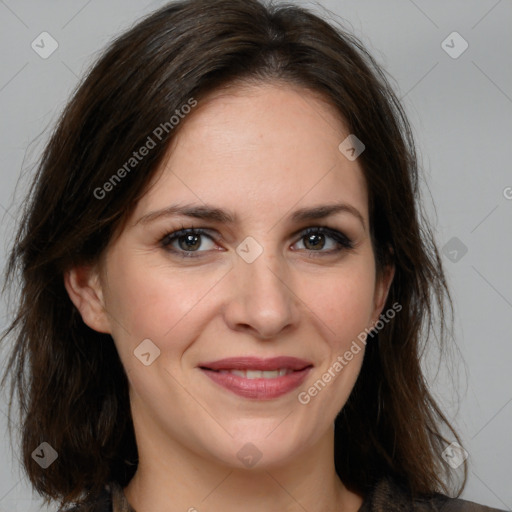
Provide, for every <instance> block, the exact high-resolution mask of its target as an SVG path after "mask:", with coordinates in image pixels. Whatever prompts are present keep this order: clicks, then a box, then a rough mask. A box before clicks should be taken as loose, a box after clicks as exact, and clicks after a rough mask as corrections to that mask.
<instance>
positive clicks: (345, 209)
mask: <svg viewBox="0 0 512 512" xmlns="http://www.w3.org/2000/svg"><path fill="white" fill-rule="evenodd" d="M337 213H349V214H351V215H353V216H354V217H356V218H357V219H359V221H360V222H361V224H362V225H363V227H364V228H365V229H366V224H365V221H364V217H363V216H362V215H361V213H360V212H359V210H358V209H357V208H355V207H354V206H352V205H350V204H346V203H334V204H325V205H319V206H313V207H309V208H300V209H298V210H296V211H294V212H293V213H292V214H291V215H290V220H291V221H292V222H294V223H299V222H304V221H310V220H319V219H325V218H326V217H329V216H331V215H335V214H337ZM176 215H180V216H184V217H191V218H194V219H202V220H210V221H213V222H219V223H222V224H235V223H236V222H237V220H238V217H237V215H236V214H234V213H232V212H229V211H227V210H223V209H222V208H216V207H214V206H210V205H202V206H201V205H194V204H185V205H181V206H180V205H172V206H169V207H167V208H163V209H162V210H156V211H153V212H150V213H147V214H146V215H143V216H142V217H141V218H140V219H139V220H137V222H135V225H137V224H148V223H150V222H153V221H155V220H157V219H160V218H162V217H173V216H176Z"/></svg>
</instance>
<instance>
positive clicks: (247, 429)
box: [99, 84, 391, 467]
mask: <svg viewBox="0 0 512 512" xmlns="http://www.w3.org/2000/svg"><path fill="white" fill-rule="evenodd" d="M182 123H184V124H183V125H182V126H181V127H180V130H181V131H180V132H179V134H178V135H177V137H176V139H175V141H174V143H173V145H172V147H171V148H170V151H169V158H168V160H167V161H166V162H165V164H164V165H163V166H162V169H161V172H159V174H158V176H157V177H155V179H154V180H153V182H152V186H151V187H150V189H149V191H148V192H147V193H146V195H145V196H144V197H143V198H142V199H141V200H140V202H139V203H138V205H137V207H136V209H135V211H134V212H133V215H132V217H131V219H130V220H129V222H128V224H127V225H126V227H125V228H124V230H123V232H122V233H121V235H120V236H119V238H117V239H116V240H115V241H114V242H113V244H112V245H111V246H110V247H109V249H108V251H107V253H106V258H105V260H104V262H103V266H102V269H101V273H100V277H101V279H100V283H101V293H100V294H99V296H100V297H101V300H102V301H103V304H104V307H105V310H106V313H107V314H106V316H105V322H106V323H107V324H108V329H107V330H108V331H109V332H110V333H111V334H112V336H113V338H114V341H115V344H116V347H117V349H118V351H119V355H120V357H121V360H122V363H123V365H124V367H125V369H126V372H127V375H128V380H129V383H130V396H131V401H132V412H133V418H134V424H135V428H136V433H137V437H138V441H140V440H141V439H145V440H146V442H147V443H153V444H154V448H155V450H158V449H159V448H158V447H160V449H163V448H162V447H163V446H164V444H162V443H168V444H170V445H172V446H174V447H175V448H176V447H179V449H180V450H182V451H184V452H189V453H190V452H193V453H195V454H196V455H199V456H201V457H203V458H204V457H207V458H209V459H211V460H213V461H217V462H222V463H224V464H228V465H230V466H235V467H243V466H244V465H245V466H246V467H248V466H249V465H251V464H254V461H257V463H258V464H259V465H260V467H261V466H265V467H271V466H272V465H276V464H279V463H282V462H283V461H285V460H287V459H288V460H291V458H293V457H294V456H298V455H299V454H300V453H302V452H304V451H305V450H314V449H315V447H318V446H320V444H319V443H322V442H324V441H325V440H326V439H328V438H329V436H331V435H332V425H333V422H334V419H335V417H336V415H337V413H338V412H339V411H340V409H341V408H342V407H343V405H344V404H345V402H346V400H347V398H348V396H349V394H350V392H351V390H352V388H353V386H354V383H355V381H356V378H357V375H358V372H359V370H360V367H361V363H362V359H363V354H364V345H363V344H362V343H361V342H358V346H359V347H360V350H359V351H358V352H357V351H356V350H354V349H353V350H352V358H350V360H349V359H348V358H347V357H345V356H344V355H345V354H346V353H347V351H350V349H351V347H353V346H354V345H353V342H354V340H356V341H357V340H358V335H360V333H361V332H364V330H365V328H366V329H368V328H369V327H370V326H371V324H372V321H375V320H377V318H378V316H379V314H380V312H381V309H382V306H383V304H384V300H385V297H386V294H387V289H388V285H389V280H390V278H391V276H389V277H388V278H387V280H379V281H377V280H376V272H375V260H374V253H373V251H372V245H371V242H370V237H369V218H368V196H367V190H366V185H365V180H364V178H363V173H362V170H361V167H360V165H359V163H358V160H357V159H356V160H354V161H351V160H349V159H347V158H346V157H345V156H344V154H342V153H341V152H340V150H339V149H338V146H339V144H340V143H341V142H342V141H343V140H344V139H345V138H346V137H347V136H348V135H349V133H348V132H347V131H346V130H345V129H344V127H343V125H342V124H341V122H340V120H339V119H338V118H337V117H336V116H335V114H334V113H333V109H332V108H331V107H329V106H328V105H327V104H325V103H323V102H322V101H321V100H319V99H317V98H316V97H315V96H313V95H312V94H311V93H309V92H307V91H305V90H298V89H294V88H292V87H283V86H280V87H278V86H276V85H270V84H269V85H261V86H252V87H251V88H244V89H242V88H238V89H235V90H232V91H230V92H229V94H228V93H223V94H220V93H216V94H214V95H211V96H210V97H209V98H208V99H207V100H202V101H201V102H200V103H199V105H198V106H197V108H196V109H194V110H193V112H192V113H191V114H190V115H189V117H188V118H186V119H185V120H184V121H182ZM364 142H366V143H367V144H370V143H371V141H364ZM127 179H129V178H127ZM340 205H342V206H341V207H339V206H340ZM333 206H337V207H339V208H337V209H333V211H331V212H330V208H331V207H333ZM173 208H175V209H177V208H186V209H189V210H190V211H189V214H191V215H185V214H184V213H179V212H177V211H175V210H174V211H173V210H172V209H173ZM319 208H325V211H323V212H322V210H318V209H319ZM194 211H195V213H196V215H192V214H193V213H194ZM308 212H309V214H308ZM322 213H323V214H322ZM201 215H204V217H203V218H200V216H201ZM227 217H229V218H230V220H229V221H228V219H227ZM318 227H323V228H325V231H320V232H317V233H315V232H314V229H313V232H312V233H307V232H305V231H306V230H307V229H308V228H318ZM183 228H191V229H201V230H203V231H202V233H201V234H198V233H194V232H192V233H188V234H182V236H181V237H177V238H174V239H173V238H172V237H171V236H169V234H171V233H173V232H176V231H179V230H181V229H183ZM347 239H348V240H347ZM344 241H345V242H346V243H344ZM347 243H348V245H347ZM144 340H146V341H144ZM147 340H150V341H147ZM369 342H370V343H371V341H369ZM141 343H142V345H141ZM227 358H235V360H234V361H233V360H232V361H227V362H226V361H224V362H222V360H225V359H227ZM251 358H254V359H252V360H251ZM271 358H284V359H280V360H275V361H268V359H271ZM286 358H295V359H286ZM340 358H342V359H343V361H344V363H341V362H340ZM262 360H263V362H262ZM336 361H338V362H339V363H340V364H341V365H342V369H341V370H339V366H338V365H336V364H335V363H336ZM335 368H338V370H336V369H335ZM221 370H223V371H221ZM233 370H235V372H236V373H233ZM247 370H249V373H248V374H247V373H245V372H246V371H247ZM251 370H254V371H255V372H258V371H263V370H265V371H268V372H270V373H265V374H263V373H254V372H251ZM273 370H281V372H280V373H281V374H284V375H281V376H276V372H275V371H273ZM326 373H330V375H331V379H328V378H326V377H325V374H326ZM323 376H324V377H323ZM322 379H323V380H322ZM319 380H321V381H322V382H323V384H319V383H318V381H319ZM326 381H327V382H326ZM315 382H316V383H317V384H316V388H315ZM311 388H314V389H313V391H311ZM315 389H316V392H315ZM308 390H309V391H308ZM251 457H252V458H251ZM258 459H259V460H258ZM250 461H252V462H250Z"/></svg>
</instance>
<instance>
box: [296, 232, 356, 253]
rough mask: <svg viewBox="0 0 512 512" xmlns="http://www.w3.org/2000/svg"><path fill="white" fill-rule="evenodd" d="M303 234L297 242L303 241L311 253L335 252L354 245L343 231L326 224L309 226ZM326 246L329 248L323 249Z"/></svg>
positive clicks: (305, 247)
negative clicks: (325, 225)
mask: <svg viewBox="0 0 512 512" xmlns="http://www.w3.org/2000/svg"><path fill="white" fill-rule="evenodd" d="M301 235H302V236H301V238H300V240H299V241H298V242H297V243H302V245H303V246H304V249H305V250H307V251H308V252H309V253H313V252H318V253H320V254H334V253H338V252H341V251H343V250H347V249H352V248H353V247H354V244H353V242H352V241H351V240H350V239H349V238H348V237H347V236H345V235H344V234H343V233H341V232H340V231H337V230H335V229H331V228H327V227H324V226H315V227H311V228H307V229H306V230H304V231H302V232H301ZM326 246H327V249H328V250H322V249H325V248H326ZM315 256H316V255H315Z"/></svg>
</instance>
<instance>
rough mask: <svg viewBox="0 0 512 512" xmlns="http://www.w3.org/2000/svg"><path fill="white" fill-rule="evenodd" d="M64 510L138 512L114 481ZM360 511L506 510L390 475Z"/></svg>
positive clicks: (444, 511) (481, 511) (454, 511)
mask: <svg viewBox="0 0 512 512" xmlns="http://www.w3.org/2000/svg"><path fill="white" fill-rule="evenodd" d="M61 512H136V511H135V510H134V509H133V508H132V507H131V505H130V504H129V503H128V501H127V500H126V497H125V495H124V492H123V489H122V488H121V486H120V485H118V484H117V483H115V482H113V483H111V484H109V485H106V486H105V488H104V490H103V491H102V493H101V494H100V495H99V496H97V497H96V498H95V499H94V500H91V501H90V503H88V504H85V505H82V506H79V507H74V508H71V509H68V510H66V511H61ZM359 512H505V511H504V510H501V509H495V508H490V507H486V506H484V505H478V504H476V503H473V502H470V501H466V500H461V499H456V498H449V497H448V496H445V495H444V494H434V495H432V496H429V497H424V498H417V499H415V500H412V499H411V498H410V496H409V495H408V493H407V492H406V491H405V490H404V489H403V488H402V487H400V486H399V485H398V484H397V483H395V482H394V481H392V480H390V479H383V480H381V481H380V482H379V483H378V484H377V485H376V486H375V487H374V488H373V489H371V491H370V492H368V493H367V494H366V496H365V498H364V501H363V504H362V505H361V508H360V509H359Z"/></svg>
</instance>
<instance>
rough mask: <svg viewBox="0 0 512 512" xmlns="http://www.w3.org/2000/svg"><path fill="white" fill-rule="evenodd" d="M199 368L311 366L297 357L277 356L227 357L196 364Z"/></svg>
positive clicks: (262, 369) (261, 368)
mask: <svg viewBox="0 0 512 512" xmlns="http://www.w3.org/2000/svg"><path fill="white" fill-rule="evenodd" d="M198 366H199V367H200V368H206V369H208V370H260V371H265V370H279V369H283V368H285V369H288V370H303V369H304V368H307V367H308V366H312V363H311V362H310V361H306V360H305V359H299V358H297V357H289V356H278V357H270V358H266V359H263V358H259V357H248V356H245V357H227V358H225V359H219V360H217V361H209V362H206V363H200V364H198Z"/></svg>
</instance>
